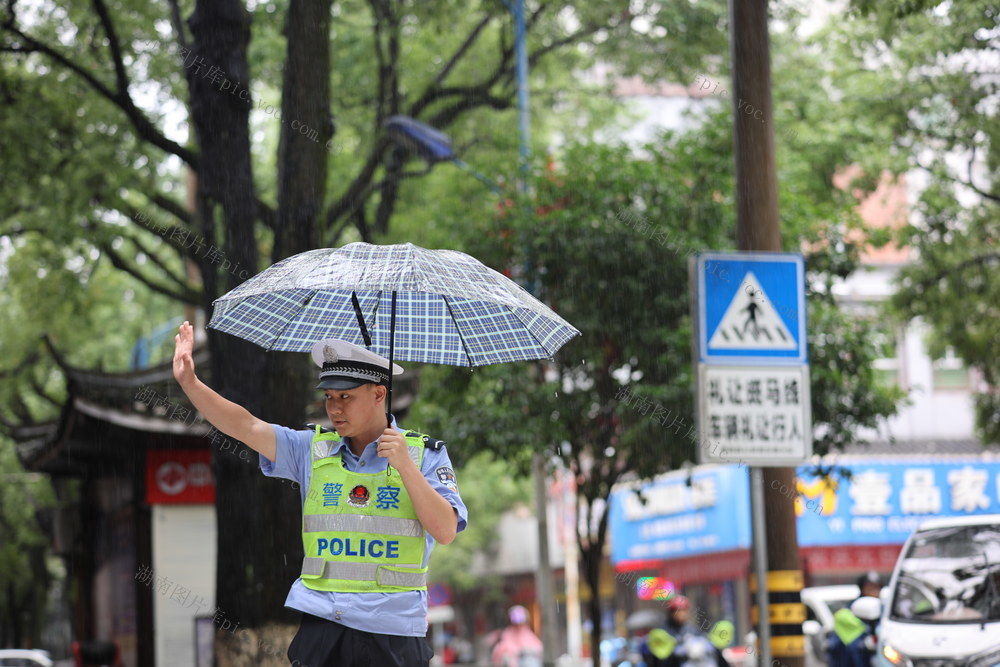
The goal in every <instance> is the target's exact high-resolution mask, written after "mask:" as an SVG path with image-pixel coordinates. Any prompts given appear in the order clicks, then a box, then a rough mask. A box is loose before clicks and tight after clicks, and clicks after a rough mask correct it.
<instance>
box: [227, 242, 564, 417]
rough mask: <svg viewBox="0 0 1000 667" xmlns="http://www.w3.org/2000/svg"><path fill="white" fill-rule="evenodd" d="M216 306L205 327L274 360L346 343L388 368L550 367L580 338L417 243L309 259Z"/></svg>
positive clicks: (458, 256) (476, 265)
mask: <svg viewBox="0 0 1000 667" xmlns="http://www.w3.org/2000/svg"><path fill="white" fill-rule="evenodd" d="M214 306H215V310H214V313H213V314H212V320H211V321H210V322H209V324H208V326H210V327H212V328H213V329H217V330H218V331H224V332H226V333H229V334H232V335H234V336H239V337H240V338H244V339H246V340H249V341H252V342H254V343H256V344H258V345H260V346H262V347H264V348H266V349H268V350H286V351H291V352H308V351H309V350H311V349H312V345H313V343H315V342H316V341H319V340H323V339H326V338H340V339H342V340H347V341H350V342H352V343H355V344H358V345H365V346H367V347H368V349H370V350H371V351H372V352H375V353H376V354H381V355H383V356H386V357H388V358H389V359H390V360H396V361H414V362H421V363H431V364H447V365H451V366H485V365H488V364H496V363H503V362H509V361H525V360H529V359H547V358H550V357H551V356H552V355H553V354H555V352H556V350H558V349H559V348H560V347H562V346H563V345H564V344H565V343H566V342H567V341H569V339H571V338H573V337H574V336H578V335H580V332H579V331H578V330H577V329H576V328H574V327H573V326H572V325H570V324H569V323H568V322H566V321H565V320H564V319H562V318H561V317H559V315H557V314H556V313H555V312H553V311H552V309H550V308H549V307H548V306H546V305H545V304H543V303H542V302H541V301H539V300H538V299H536V298H534V297H533V296H531V295H530V294H529V293H528V292H527V291H525V290H524V289H522V288H521V287H520V286H518V285H517V284H516V283H515V282H514V281H512V280H510V279H509V278H506V277H504V276H503V275H501V274H499V273H497V272H496V271H494V270H493V269H490V268H489V267H487V266H484V265H483V264H482V263H480V262H479V261H478V260H476V259H474V258H472V257H470V256H469V255H466V254H464V253H461V252H456V251H454V250H427V249H425V248H421V247H419V246H415V245H413V244H412V243H404V244H400V245H370V244H368V243H349V244H348V245H345V246H343V247H341V248H322V249H318V250H310V251H308V252H304V253H301V254H298V255H295V256H293V257H289V258H288V259H285V260H282V261H280V262H278V263H277V264H275V265H273V266H271V267H269V268H267V269H266V270H264V271H262V272H261V273H259V274H258V275H256V276H254V277H253V278H251V279H250V280H248V281H246V282H245V283H243V284H242V285H240V286H239V287H237V288H236V289H234V290H232V291H230V292H229V293H227V294H225V295H223V296H221V297H219V298H218V299H216V300H215V302H214ZM390 407H391V406H390Z"/></svg>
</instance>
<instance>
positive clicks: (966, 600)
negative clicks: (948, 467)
mask: <svg viewBox="0 0 1000 667" xmlns="http://www.w3.org/2000/svg"><path fill="white" fill-rule="evenodd" d="M871 600H872V601H873V602H874V598H871ZM881 612H882V614H881V620H880V623H879V628H878V656H877V658H876V660H877V662H878V664H879V665H882V666H883V667H943V666H945V665H962V666H964V667H995V666H998V665H1000V514H988V515H978V516H969V517H961V518H949V519H933V520H930V521H927V522H926V523H923V524H921V526H920V527H919V528H918V529H917V530H916V531H914V533H913V534H912V535H910V537H909V539H908V540H907V541H906V544H905V545H904V546H903V551H902V553H900V555H899V560H898V561H897V562H896V569H895V570H894V571H893V573H892V579H891V580H890V581H889V586H888V587H887V588H886V589H884V590H883V594H882V610H881ZM856 613H857V612H856Z"/></svg>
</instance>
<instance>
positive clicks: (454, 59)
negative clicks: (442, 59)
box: [425, 14, 493, 94]
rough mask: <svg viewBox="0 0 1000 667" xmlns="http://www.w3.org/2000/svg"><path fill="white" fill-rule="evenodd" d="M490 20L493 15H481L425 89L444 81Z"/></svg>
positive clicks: (431, 88)
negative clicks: (479, 19)
mask: <svg viewBox="0 0 1000 667" xmlns="http://www.w3.org/2000/svg"><path fill="white" fill-rule="evenodd" d="M492 20H493V15H492V14H487V15H486V16H484V17H483V20H482V21H480V22H479V24H478V25H477V26H476V27H475V28H473V29H472V32H470V33H469V35H468V37H466V38H465V41H464V42H462V44H461V45H460V46H459V47H458V48H457V49H456V50H455V53H453V54H452V55H451V58H449V59H448V62H446V63H445V64H444V67H442V68H441V70H440V71H439V72H438V73H437V76H435V77H434V83H433V84H432V85H431V86H430V87H429V88H428V89H427V90H428V91H430V90H433V89H434V88H436V87H438V86H440V85H441V84H442V83H444V80H445V77H447V76H448V75H449V74H450V73H451V70H452V69H454V68H455V65H457V64H458V61H459V60H461V59H462V57H463V56H464V55H465V54H466V53H467V52H468V51H469V49H470V48H472V45H473V44H475V42H476V40H477V39H479V35H480V34H482V32H483V30H485V29H486V26H488V25H489V24H490V21H492ZM425 94H426V93H425Z"/></svg>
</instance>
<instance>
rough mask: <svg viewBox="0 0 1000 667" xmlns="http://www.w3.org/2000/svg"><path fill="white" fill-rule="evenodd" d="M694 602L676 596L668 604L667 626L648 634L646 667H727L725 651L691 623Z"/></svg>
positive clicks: (644, 654) (644, 651) (644, 648)
mask: <svg viewBox="0 0 1000 667" xmlns="http://www.w3.org/2000/svg"><path fill="white" fill-rule="evenodd" d="M690 609H691V601H690V600H688V599H687V598H686V597H684V596H683V595H677V596H674V597H673V598H671V599H670V601H669V602H668V603H667V624H666V627H665V628H657V629H655V630H652V631H651V632H650V633H649V636H648V637H647V639H646V643H645V644H644V645H643V647H642V657H643V661H644V662H645V663H646V667H727V665H728V663H727V662H726V659H725V658H723V657H722V652H721V651H720V650H719V649H718V648H716V647H715V646H714V645H713V644H712V642H711V641H709V639H708V637H706V636H705V635H704V634H703V633H702V632H701V630H699V629H698V628H697V627H695V626H693V625H691V624H690V623H688V619H689V617H690V613H691V612H690Z"/></svg>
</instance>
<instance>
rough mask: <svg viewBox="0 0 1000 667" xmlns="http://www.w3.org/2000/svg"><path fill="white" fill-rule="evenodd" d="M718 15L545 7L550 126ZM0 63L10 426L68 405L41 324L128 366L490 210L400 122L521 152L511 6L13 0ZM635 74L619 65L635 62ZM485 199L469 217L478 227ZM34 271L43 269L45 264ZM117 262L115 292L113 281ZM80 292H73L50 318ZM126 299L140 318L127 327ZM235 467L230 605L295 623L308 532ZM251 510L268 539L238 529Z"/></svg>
mask: <svg viewBox="0 0 1000 667" xmlns="http://www.w3.org/2000/svg"><path fill="white" fill-rule="evenodd" d="M721 6H722V3H720V2H712V3H698V7H693V6H692V7H690V8H688V9H686V10H683V11H682V10H680V9H670V8H669V7H668V6H666V5H661V4H660V3H633V5H632V6H631V7H630V8H629V9H628V10H625V9H623V7H622V5H621V3H618V2H611V1H606V2H605V1H602V2H588V3H557V4H534V3H528V15H527V26H528V51H529V59H530V65H531V69H532V74H531V85H532V88H533V92H535V93H536V94H535V104H536V105H537V106H536V114H535V118H536V119H540V120H536V122H535V128H534V129H535V130H536V134H535V136H536V137H543V136H544V135H545V130H546V129H549V128H551V127H554V126H556V125H557V124H558V121H557V118H558V117H559V116H560V115H562V117H564V118H565V117H566V116H569V115H572V117H573V120H574V122H586V121H588V120H589V119H590V118H591V117H597V116H600V114H601V113H602V112H603V111H604V110H605V107H606V105H602V103H601V102H595V101H594V99H595V98H594V96H591V95H588V90H587V89H586V87H584V86H581V85H579V84H578V83H577V82H576V81H574V74H575V73H576V72H578V71H580V70H583V69H585V68H586V67H587V66H588V65H589V64H591V63H593V62H594V61H595V59H596V58H597V57H599V56H600V57H602V58H604V59H606V60H610V61H612V62H614V61H618V60H624V61H628V58H626V57H625V56H624V55H623V54H626V53H629V51H630V50H640V51H641V50H645V51H646V53H648V54H653V53H663V52H664V50H671V51H672V52H673V51H680V50H681V49H683V51H684V55H683V57H682V58H678V59H676V60H675V62H674V66H675V67H677V68H678V69H680V68H682V67H684V66H689V64H690V63H693V62H696V61H697V60H698V58H699V54H700V53H703V52H704V51H705V49H710V48H711V45H712V44H718V43H719V42H720V40H721V39H722V37H721V35H720V34H718V33H717V24H718V16H719V11H720V8H721ZM681 19H684V20H689V24H688V25H687V26H686V27H685V28H684V29H683V30H682V29H680V26H679V25H678V24H677V21H679V20H681ZM626 47H627V48H626ZM699 49H700V50H699ZM0 54H2V56H3V58H2V60H0V98H2V99H3V108H4V113H3V114H2V115H0V132H2V136H3V137H4V150H3V152H2V153H0V171H2V172H3V173H4V178H5V184H4V188H3V190H2V191H0V238H3V239H4V245H3V246H2V247H3V252H4V253H5V257H6V258H7V259H8V260H9V261H10V262H12V263H18V264H19V268H17V267H15V268H16V271H17V272H19V273H17V277H18V279H19V280H24V281H26V285H25V288H24V289H23V291H20V292H19V293H18V294H19V295H18V299H20V301H19V311H32V309H35V310H34V311H33V313H32V315H33V316H32V318H30V319H28V320H25V326H23V327H21V330H20V331H18V332H17V335H16V336H13V337H12V339H11V348H12V350H11V351H13V352H14V355H13V356H8V357H5V358H7V359H8V360H9V361H8V365H7V368H8V369H9V368H17V369H19V370H20V371H23V373H24V374H23V375H20V376H19V378H18V381H17V382H16V383H12V385H11V388H10V390H9V391H7V390H6V389H5V390H4V391H5V395H4V398H5V399H7V401H6V402H5V403H4V404H3V405H0V414H3V415H4V417H5V418H6V419H8V420H10V419H15V418H16V419H17V420H18V421H21V422H24V421H30V420H31V419H32V418H38V419H43V418H45V416H46V415H44V414H41V413H31V414H29V412H28V411H27V410H24V409H22V406H21V405H20V403H21V402H23V403H28V404H31V403H32V402H35V403H38V404H40V405H41V404H44V403H46V402H48V403H52V405H48V406H45V409H47V410H49V413H48V414H51V411H52V410H53V409H54V408H57V405H55V403H58V401H59V400H60V397H59V395H58V393H52V389H50V388H48V383H53V384H55V385H58V384H59V380H58V378H53V377H52V376H53V375H54V372H53V370H54V369H53V366H52V364H51V360H47V359H45V358H44V355H41V356H40V357H35V356H33V355H34V354H35V351H36V348H33V347H32V343H31V341H33V340H34V341H37V338H38V336H39V334H41V333H42V332H43V331H52V332H53V340H54V342H55V345H56V347H57V348H58V349H59V350H60V351H61V352H63V353H64V354H66V355H67V357H68V358H70V360H71V361H75V360H76V359H77V357H74V356H71V355H72V354H75V351H76V350H77V348H78V347H79V346H89V347H94V348H96V347H101V346H103V349H102V350H101V351H99V352H96V353H95V354H97V355H98V356H99V358H107V359H108V360H109V361H108V363H107V367H108V368H122V367H123V365H124V363H125V362H124V360H125V359H127V354H128V347H129V345H128V342H127V341H126V339H127V338H129V337H131V336H133V335H135V333H137V332H139V331H143V332H145V331H146V328H145V327H155V326H158V325H159V324H161V323H162V322H165V321H168V320H170V319H172V318H173V317H175V316H177V315H178V314H180V312H181V309H182V307H183V306H189V307H200V308H202V309H204V311H205V312H206V313H207V312H209V310H210V303H211V301H212V300H213V299H214V298H215V297H217V296H219V295H220V294H221V293H223V292H225V291H226V290H228V289H230V288H232V287H234V286H235V285H237V284H238V283H239V282H241V281H242V280H244V279H245V278H246V277H248V276H249V275H252V274H253V273H255V272H256V271H257V270H259V269H260V268H262V267H264V266H266V265H268V264H270V263H272V262H274V261H276V260H279V259H282V258H284V257H286V256H288V255H291V254H294V253H296V252H301V251H304V250H307V249H310V248H313V247H316V246H331V245H337V244H339V243H341V242H343V241H348V240H356V239H363V240H380V241H385V240H393V239H396V238H403V237H405V238H406V240H412V241H416V242H418V243H420V242H422V241H423V239H424V238H427V239H434V240H438V239H447V238H448V237H449V236H450V234H449V232H450V230H449V229H448V228H446V227H445V226H444V225H442V224H439V223H438V222H437V220H438V219H439V218H440V217H441V216H440V215H439V213H440V212H442V211H444V212H448V213H452V214H454V215H455V216H456V218H457V216H458V214H459V212H460V211H462V210H463V209H464V211H465V213H466V216H468V215H470V207H469V206H468V203H467V202H469V201H473V202H486V201H488V200H487V199H486V197H484V196H483V195H482V193H477V195H476V196H474V197H472V196H469V195H468V193H470V192H472V191H473V190H474V189H475V188H477V187H478V186H477V185H475V184H473V183H471V182H470V181H469V179H468V178H467V177H466V176H465V175H461V176H458V175H456V173H455V172H454V171H452V172H450V174H451V175H452V178H448V176H449V172H448V171H446V170H443V169H439V170H436V171H437V173H435V174H434V176H433V177H432V178H428V179H427V181H426V183H427V186H426V187H423V186H421V187H415V186H412V185H410V184H411V183H414V182H416V181H417V180H418V179H419V178H421V176H424V175H425V172H426V171H427V169H426V168H425V166H424V165H421V164H420V163H418V162H415V161H413V160H411V159H410V156H409V155H408V154H407V153H406V151H404V150H403V149H402V148H401V147H399V146H397V145H395V144H393V143H392V142H391V141H390V140H389V139H388V138H387V136H386V135H385V134H384V133H383V131H382V123H383V121H384V120H385V119H386V118H387V117H388V116H391V115H394V114H406V115H410V116H413V117H416V118H418V119H419V120H422V121H425V122H428V123H430V124H432V125H434V126H436V127H438V128H440V129H443V130H446V131H448V132H449V133H451V134H452V135H453V136H454V138H455V142H456V146H457V147H458V148H459V149H460V150H461V152H462V153H463V155H464V156H465V157H466V159H467V160H468V161H469V162H473V163H479V164H490V163H493V162H495V161H498V160H499V161H502V162H504V163H508V164H509V163H512V162H513V161H514V156H515V155H516V151H515V147H516V145H517V134H516V132H514V131H513V128H515V127H516V122H515V120H514V112H513V107H514V92H515V76H514V58H513V32H512V25H511V21H510V17H509V14H508V12H507V10H506V7H505V3H503V2H498V1H496V0H482V1H481V2H474V3H472V4H469V3H465V4H462V3H456V2H454V1H453V0H437V1H434V2H422V3H400V2H390V1H386V0H375V1H372V2H358V1H357V0H348V1H346V2H338V3H333V2H331V1H330V0H276V1H275V2H251V3H246V4H245V5H244V4H243V3H241V2H239V1H238V0H197V1H195V0H172V1H171V2H166V3H142V2H135V1H133V0H125V2H123V3H107V2H106V1H105V0H92V2H89V3H71V4H70V5H68V6H63V5H61V4H59V3H55V2H51V1H47V0H46V1H43V2H36V3H28V2H23V1H21V2H19V1H17V0H12V1H11V2H6V3H4V4H3V7H2V9H0ZM629 57H631V56H629ZM639 61H640V59H633V62H631V63H630V62H625V67H627V68H630V71H632V70H635V71H637V70H638V69H641V68H639V67H638V66H637V65H636V63H637V62H639ZM686 64H688V65H686ZM645 69H646V72H647V73H649V72H651V71H652V70H654V69H655V68H650V67H646V68H645ZM553 109H555V111H553ZM539 111H543V112H544V113H538V112H539ZM539 130H541V131H539ZM537 141H538V145H544V143H545V140H544V139H538V140H537ZM480 158H481V159H480ZM496 171H500V170H496ZM188 182H192V183H196V186H197V187H196V189H194V190H189V189H188V188H187V183H188ZM189 197H190V201H189V200H188V198H189ZM488 206H489V205H488V204H485V203H484V204H478V208H477V205H473V206H472V207H471V215H472V216H473V217H478V216H479V215H480V212H485V211H486V210H488ZM390 221H394V222H393V223H392V225H390ZM441 245H445V244H444V243H441ZM15 256H17V257H16V259H15ZM36 261H37V262H43V261H44V262H47V264H43V266H42V267H41V268H44V269H45V270H44V271H38V272H34V273H33V272H32V264H33V262H36ZM112 270H113V271H114V272H116V273H117V276H118V279H116V280H110V281H109V283H108V284H107V286H106V285H105V283H104V280H103V279H104V278H105V277H109V276H111V275H112ZM12 275H13V274H12ZM125 277H127V278H129V281H125V282H122V281H121V280H122V279H123V278H125ZM29 285H32V287H29ZM123 285H127V287H125V288H124V289H123V290H122V291H120V292H116V291H115V290H117V289H118V288H119V287H121V286H123ZM63 290H65V291H63ZM36 293H37V294H38V295H40V296H41V297H42V299H41V300H39V301H37V302H36V301H34V300H33V296H34V294H36ZM130 293H131V294H133V295H135V301H136V303H140V304H142V305H143V307H147V308H148V310H146V315H145V321H142V320H141V319H135V318H133V313H132V312H131V308H132V306H131V305H130V300H129V299H128V298H124V299H120V300H118V301H116V294H117V295H126V296H127V295H128V294H130ZM64 294H65V295H67V296H66V298H67V301H68V303H65V304H64V303H56V304H54V307H52V308H49V309H47V310H44V309H42V308H40V306H42V305H48V304H49V303H50V301H48V300H46V299H48V297H49V296H52V295H64ZM150 295H157V297H160V298H162V299H164V300H165V301H156V300H155V299H154V298H153V297H152V296H150ZM98 297H100V299H98ZM55 298H56V297H55V296H52V299H55ZM103 299H106V300H103ZM120 303H124V304H125V308H124V311H123V312H122V313H120V314H119V313H114V314H112V313H113V306H115V305H116V304H120ZM161 304H166V305H165V306H162V305H161ZM154 306H155V307H154ZM67 308H77V309H78V310H76V311H75V313H76V314H77V315H78V316H79V313H80V311H81V310H87V311H88V314H87V317H88V318H96V317H98V316H99V317H100V318H101V320H100V326H97V327H95V328H96V329H97V330H98V332H106V331H107V330H109V329H113V330H114V334H113V335H108V336H104V337H103V338H102V336H101V335H93V336H88V340H87V341H86V342H85V343H80V341H78V340H77V339H78V337H79V336H78V335H74V332H73V331H72V328H71V327H72V326H73V325H76V324H77V322H76V321H74V320H73V319H69V320H67V321H66V329H65V335H57V334H61V333H62V331H59V329H60V327H61V326H62V323H61V322H60V323H58V324H55V325H53V322H52V319H53V318H55V317H59V316H61V313H63V312H64V311H65V310H66V309H67ZM80 317H82V316H80ZM39 318H42V319H43V320H44V321H41V322H39V321H38V319H39ZM93 321H95V323H96V322H97V320H93ZM29 323H30V324H32V325H34V326H27V324H29ZM78 331H80V330H78ZM82 331H86V330H85V329H83V330H82ZM88 333H90V332H88ZM3 340H4V343H5V344H6V343H7V339H6V333H5V337H4V339H3ZM208 340H209V349H210V352H211V364H212V367H211V373H212V379H213V384H214V385H215V387H216V388H217V389H218V390H219V391H220V392H221V393H223V395H225V396H227V397H228V398H230V399H233V400H235V401H237V402H239V403H240V404H242V405H244V406H246V407H247V408H248V409H249V410H250V411H251V412H253V413H254V414H257V415H258V416H260V417H262V418H264V419H268V420H271V421H276V422H281V423H287V424H295V423H298V422H299V421H301V419H300V418H301V416H302V414H303V412H304V407H305V404H306V402H307V399H306V397H305V395H304V393H303V390H302V389H301V387H300V385H299V378H301V376H302V369H301V368H300V365H299V361H300V359H298V358H292V357H290V356H288V355H281V354H274V353H272V354H270V355H266V356H265V355H264V353H263V351H262V350H259V349H257V348H255V347H254V346H252V345H250V344H248V343H245V342H242V341H239V340H236V339H233V338H231V337H224V336H219V335H216V334H214V333H210V335H209V339H208ZM4 351H5V352H6V351H8V350H7V349H6V348H5V350H4ZM18 354H21V355H27V356H18ZM80 358H81V359H84V361H85V362H86V363H97V362H96V361H94V360H93V356H92V355H91V356H89V357H88V356H87V355H83V354H82V353H81V357H80ZM36 385H38V386H36ZM39 386H40V387H42V388H44V389H45V391H44V392H43V391H40V390H39ZM32 392H34V393H36V394H37V396H35V397H34V398H28V397H26V396H27V395H28V394H30V393H32ZM50 394H51V396H50V398H52V399H54V401H49V400H48V399H46V398H44V397H43V396H48V395H50ZM231 459H232V457H229V458H228V459H227V458H226V457H217V460H216V479H217V483H218V494H217V498H218V501H217V507H218V512H219V517H218V518H219V540H220V544H225V545H227V548H226V549H220V550H219V553H220V557H221V554H228V556H227V557H228V558H229V560H228V562H227V564H226V567H220V568H219V572H220V577H219V582H218V595H217V602H218V604H219V606H220V607H222V608H224V609H240V610H241V618H240V620H241V621H242V624H243V625H244V626H250V627H256V626H258V625H260V624H261V623H263V622H265V621H268V620H275V619H278V618H280V615H281V613H282V611H281V609H282V602H283V599H284V589H285V587H286V585H287V581H288V580H289V579H290V578H291V577H292V576H294V574H295V566H294V563H295V562H296V560H297V559H296V558H295V557H294V553H292V555H291V556H290V557H288V558H282V555H283V554H284V553H285V552H286V551H287V550H288V549H289V548H292V549H294V548H295V547H294V546H292V547H290V546H289V545H294V544H296V543H297V528H296V526H295V525H294V522H288V521H287V517H288V516H289V515H290V514H292V513H293V512H294V504H295V499H294V497H293V496H292V495H291V494H286V495H285V497H281V498H274V497H273V496H271V495H268V494H267V492H266V487H265V486H264V484H265V483H264V482H263V481H262V480H261V479H260V476H259V475H258V474H257V473H256V472H255V471H253V470H252V469H251V468H250V467H248V466H243V465H239V464H238V463H234V462H233V461H232V460H231ZM261 498H267V499H268V502H267V503H263V502H257V501H258V499H261ZM247 499H251V500H250V501H247ZM247 515H254V516H257V517H259V519H260V521H261V522H262V524H263V525H267V526H269V527H271V529H269V530H267V531H246V530H242V528H241V526H243V525H244V521H245V517H246V516H247ZM275 563H289V564H290V565H288V566H287V567H285V568H284V569H282V568H281V567H280V566H279V567H275Z"/></svg>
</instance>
